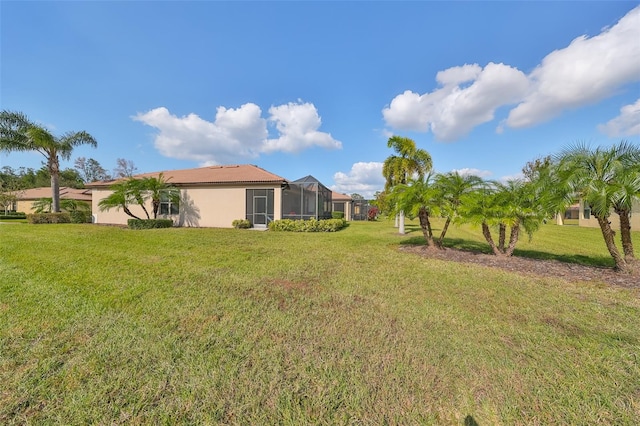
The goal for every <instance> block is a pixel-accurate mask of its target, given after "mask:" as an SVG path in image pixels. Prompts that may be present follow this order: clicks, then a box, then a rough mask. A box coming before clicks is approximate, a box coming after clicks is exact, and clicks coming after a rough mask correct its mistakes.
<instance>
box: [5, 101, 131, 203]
mask: <svg viewBox="0 0 640 426" xmlns="http://www.w3.org/2000/svg"><path fill="white" fill-rule="evenodd" d="M80 145H89V146H92V147H94V148H95V147H97V145H98V143H97V141H96V140H95V138H94V137H93V136H92V135H90V134H89V133H88V132H86V131H84V130H82V131H69V132H66V133H64V134H63V135H61V136H57V135H54V134H53V133H51V132H50V131H49V130H48V129H47V128H45V127H44V126H42V125H40V124H38V123H36V122H34V121H32V120H30V119H29V118H28V117H27V116H26V115H25V114H23V113H21V112H15V111H9V110H3V111H2V112H0V152H1V151H5V152H37V153H39V154H41V155H42V156H43V157H44V160H45V163H44V165H43V167H42V168H40V169H39V170H34V169H32V168H25V167H20V168H19V169H18V170H15V169H13V168H11V167H8V166H5V167H2V169H0V202H2V203H4V204H5V205H7V204H8V203H10V202H14V201H15V199H16V197H17V192H18V191H21V190H24V189H30V188H39V187H43V186H49V185H50V186H51V211H52V212H59V211H60V210H61V208H60V207H61V206H60V187H61V186H67V187H71V188H83V187H84V184H85V183H89V182H94V181H99V180H110V179H118V178H123V177H131V176H132V175H133V174H134V173H135V172H136V171H137V168H136V166H135V164H134V163H133V162H132V161H130V160H127V159H124V158H118V159H117V160H116V167H115V168H114V170H113V174H110V173H108V172H107V171H106V169H104V168H103V167H102V165H100V163H99V162H98V161H97V160H95V159H93V158H88V159H87V158H85V157H79V158H77V159H76V160H75V162H74V168H73V169H70V168H66V169H63V170H61V169H60V160H61V159H62V160H70V159H71V154H72V152H73V150H74V148H76V147H78V146H80Z"/></svg>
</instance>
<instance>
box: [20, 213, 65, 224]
mask: <svg viewBox="0 0 640 426" xmlns="http://www.w3.org/2000/svg"><path fill="white" fill-rule="evenodd" d="M27 222H29V223H33V224H40V223H71V215H70V214H69V213H67V212H62V213H32V214H28V215H27Z"/></svg>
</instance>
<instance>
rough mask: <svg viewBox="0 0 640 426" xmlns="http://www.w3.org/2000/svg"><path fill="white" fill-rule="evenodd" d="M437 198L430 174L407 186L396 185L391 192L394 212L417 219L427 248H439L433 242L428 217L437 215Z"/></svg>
mask: <svg viewBox="0 0 640 426" xmlns="http://www.w3.org/2000/svg"><path fill="white" fill-rule="evenodd" d="M437 198H438V191H437V190H436V188H435V187H434V186H433V184H432V176H431V174H428V175H426V176H424V177H422V178H418V179H411V180H409V183H408V184H405V183H401V184H398V185H396V186H394V188H393V190H392V191H391V201H392V204H393V205H394V206H395V211H394V212H395V213H398V212H406V213H407V214H408V215H409V216H410V217H417V218H418V220H419V221H420V228H421V229H422V235H424V238H425V240H426V242H427V248H434V247H438V248H440V246H439V245H438V243H437V242H436V241H434V238H433V228H432V227H431V220H430V216H431V215H432V214H434V213H437V209H438V206H437Z"/></svg>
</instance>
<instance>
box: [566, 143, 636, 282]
mask: <svg viewBox="0 0 640 426" xmlns="http://www.w3.org/2000/svg"><path fill="white" fill-rule="evenodd" d="M556 161H557V162H558V173H559V176H560V179H561V181H562V182H563V184H564V185H565V186H566V188H567V189H568V191H569V192H572V193H573V194H575V195H576V196H577V197H579V198H581V199H582V200H583V201H584V202H585V203H587V204H588V205H589V206H590V207H591V213H592V214H593V216H594V217H595V218H596V219H597V221H598V225H599V226H600V230H601V232H602V236H603V238H604V241H605V244H606V246H607V250H608V251H609V254H610V255H611V257H612V258H613V260H614V262H615V268H616V270H618V271H625V272H626V271H629V265H628V264H627V262H626V260H625V258H624V257H623V256H622V255H621V254H620V251H619V250H618V248H617V247H616V244H615V240H614V235H615V233H614V231H613V229H612V228H611V223H610V222H609V216H610V215H611V211H612V209H613V208H614V207H615V205H616V203H617V202H622V199H623V198H624V197H622V196H621V184H620V181H621V176H625V175H626V172H625V170H624V169H625V165H626V162H625V161H624V156H621V155H620V151H619V150H618V149H617V148H616V147H614V148H612V149H602V148H596V149H595V150H592V149H591V148H589V147H588V146H586V145H585V144H576V145H574V146H569V147H567V148H565V149H563V150H562V151H561V152H560V153H559V154H558V155H557V156H556ZM621 218H622V217H621Z"/></svg>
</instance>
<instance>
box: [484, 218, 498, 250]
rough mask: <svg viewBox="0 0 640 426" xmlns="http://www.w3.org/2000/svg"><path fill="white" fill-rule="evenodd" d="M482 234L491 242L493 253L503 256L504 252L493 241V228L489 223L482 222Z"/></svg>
mask: <svg viewBox="0 0 640 426" xmlns="http://www.w3.org/2000/svg"><path fill="white" fill-rule="evenodd" d="M482 235H484V239H485V240H487V242H488V243H489V246H490V247H491V250H493V254H495V255H496V256H502V252H501V251H500V249H498V246H496V243H494V242H493V238H492V237H491V230H490V229H489V225H487V222H482Z"/></svg>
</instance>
